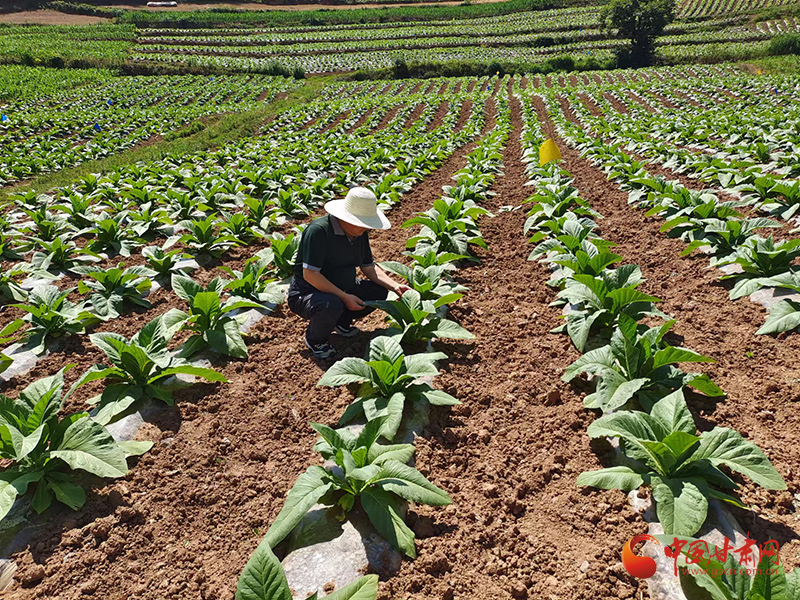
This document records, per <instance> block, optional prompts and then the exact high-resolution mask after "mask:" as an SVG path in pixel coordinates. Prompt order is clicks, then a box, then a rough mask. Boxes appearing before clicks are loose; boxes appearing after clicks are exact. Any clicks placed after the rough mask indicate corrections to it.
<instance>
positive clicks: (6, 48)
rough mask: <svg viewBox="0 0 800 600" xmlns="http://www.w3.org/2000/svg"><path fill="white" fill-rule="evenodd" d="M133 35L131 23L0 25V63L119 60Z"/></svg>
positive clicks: (131, 40)
mask: <svg viewBox="0 0 800 600" xmlns="http://www.w3.org/2000/svg"><path fill="white" fill-rule="evenodd" d="M135 39H136V28H135V27H133V26H130V25H124V26H120V25H87V26H52V25H0V63H9V62H23V63H26V64H31V65H38V64H45V63H52V62H53V61H54V60H60V61H61V62H63V61H83V62H86V63H87V64H88V63H90V62H91V61H99V62H103V61H105V62H108V63H113V62H121V61H123V60H124V59H125V57H126V55H127V52H128V49H129V48H130V47H131V45H132V44H133V43H134V41H135ZM52 66H62V65H61V64H55V63H54V64H53V65H52Z"/></svg>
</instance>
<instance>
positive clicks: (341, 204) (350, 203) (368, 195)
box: [325, 187, 392, 229]
mask: <svg viewBox="0 0 800 600" xmlns="http://www.w3.org/2000/svg"><path fill="white" fill-rule="evenodd" d="M325 210H326V211H328V213H329V214H332V215H333V216H334V217H336V218H337V219H340V220H342V221H345V222H346V223H350V224H351V225H358V226H359V227H366V228H368V229H389V227H391V226H392V225H391V223H389V219H387V218H386V215H384V214H383V211H380V210H378V199H377V198H376V197H375V194H373V193H372V190H369V189H367V188H365V187H354V188H353V189H351V190H350V191H349V192H347V196H345V197H344V200H331V201H330V202H326V203H325Z"/></svg>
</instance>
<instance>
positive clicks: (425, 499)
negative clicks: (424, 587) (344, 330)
mask: <svg viewBox="0 0 800 600" xmlns="http://www.w3.org/2000/svg"><path fill="white" fill-rule="evenodd" d="M311 426H312V427H313V428H314V429H315V430H316V431H317V433H319V434H320V435H321V436H322V439H323V441H322V442H320V443H318V444H317V445H316V446H315V449H316V450H317V451H319V452H320V453H322V454H323V456H327V457H329V458H330V459H331V460H333V462H334V463H335V464H336V467H337V468H336V469H335V470H334V469H333V468H324V467H318V466H312V467H309V468H308V469H307V470H306V472H305V473H303V474H302V475H300V477H299V478H298V479H297V482H296V483H295V484H294V486H293V487H292V489H291V490H289V492H288V493H287V494H286V502H285V504H284V505H283V508H282V509H281V512H280V513H279V514H278V516H277V517H276V518H275V521H274V522H273V523H272V526H271V527H270V528H269V531H267V534H266V536H265V537H264V540H263V541H262V544H267V545H269V546H270V547H271V548H274V547H275V545H276V544H278V543H280V542H281V541H282V540H283V539H284V538H285V537H286V536H287V535H289V533H291V531H292V530H293V529H294V528H295V526H296V525H297V524H298V523H299V522H300V521H301V520H302V519H303V517H304V516H305V514H306V513H307V512H308V511H309V509H310V508H311V507H312V506H314V505H315V504H317V503H322V504H324V505H326V506H333V507H335V510H337V511H340V512H341V513H343V515H346V514H347V513H348V512H350V511H351V510H352V509H353V508H354V507H355V505H356V503H359V504H360V506H361V508H362V509H363V511H364V512H365V513H366V514H367V517H368V518H369V520H370V521H371V522H372V524H373V525H374V526H375V529H376V530H377V531H378V533H379V534H380V535H381V536H382V537H383V538H384V539H386V541H388V542H389V543H390V544H391V545H392V546H394V547H395V548H397V549H398V550H400V551H401V552H403V553H404V554H405V555H406V556H409V557H411V558H414V557H415V556H416V549H415V547H414V532H413V531H411V529H409V527H408V526H407V525H406V524H405V523H404V522H403V516H402V515H403V508H402V505H403V501H410V502H416V503H419V504H428V505H430V506H444V505H447V504H450V503H451V500H450V496H449V495H448V494H447V492H444V491H443V490H440V489H439V488H438V487H436V486H435V485H433V484H432V483H431V482H430V481H428V480H427V479H426V478H425V477H424V476H423V475H422V474H421V473H420V472H419V471H417V470H416V469H415V468H414V467H410V466H408V465H406V464H404V463H403V462H401V461H400V460H397V458H396V457H397V455H398V454H400V455H401V458H405V457H406V456H407V455H408V452H409V451H413V448H412V449H407V448H406V449H405V450H404V449H402V448H397V447H395V446H380V445H378V444H377V443H376V440H377V439H378V435H379V431H380V429H381V422H380V421H372V422H370V423H367V425H366V426H365V427H364V429H363V430H362V432H361V433H360V434H359V435H358V436H355V435H353V434H349V435H348V433H347V432H345V431H344V430H341V429H339V430H333V429H331V428H330V427H326V426H325V425H320V424H318V423H312V424H311Z"/></svg>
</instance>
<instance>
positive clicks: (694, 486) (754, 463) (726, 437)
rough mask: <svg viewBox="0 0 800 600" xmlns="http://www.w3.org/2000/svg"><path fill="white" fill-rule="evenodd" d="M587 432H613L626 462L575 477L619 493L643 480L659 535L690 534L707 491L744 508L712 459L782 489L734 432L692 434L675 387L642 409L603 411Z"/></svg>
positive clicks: (703, 511) (701, 518) (700, 518)
mask: <svg viewBox="0 0 800 600" xmlns="http://www.w3.org/2000/svg"><path fill="white" fill-rule="evenodd" d="M588 433H589V436H590V437H593V438H598V437H604V436H608V437H617V438H620V440H621V443H622V449H623V452H624V453H625V455H626V456H627V457H628V458H629V459H630V460H631V464H630V465H629V466H628V465H621V466H616V467H610V468H607V469H600V470H598V471H587V472H584V473H581V474H580V475H579V476H578V480H577V484H578V485H579V486H584V485H586V486H593V487H597V488H601V489H620V490H623V491H626V492H629V491H631V490H635V489H637V488H639V487H640V486H642V485H648V486H650V487H651V489H652V492H653V499H654V500H655V502H656V514H657V515H658V520H659V521H660V522H661V525H662V526H663V527H664V531H665V533H667V534H675V535H687V536H688V535H694V534H695V533H696V532H697V531H698V530H699V529H700V527H702V526H703V523H704V522H705V520H706V516H707V513H708V501H709V499H711V498H715V499H717V500H722V501H724V502H728V503H730V504H733V505H734V506H738V507H740V508H746V507H744V506H743V505H742V503H741V502H740V501H739V499H738V498H737V497H736V496H735V495H733V494H734V493H735V490H736V489H737V488H738V487H739V486H738V485H737V484H736V483H735V482H734V481H733V480H732V479H731V478H730V477H728V476H727V475H725V473H723V472H722V471H721V470H720V469H719V467H720V466H725V467H727V468H729V469H731V470H732V471H736V472H737V473H741V474H742V475H746V476H747V477H749V478H750V479H752V480H753V481H754V482H755V483H757V484H759V485H761V486H762V487H764V488H766V489H768V490H785V489H786V483H785V482H784V481H783V478H782V477H781V476H780V474H778V472H777V471H776V470H775V468H774V467H773V466H772V464H771V463H770V461H769V459H768V458H767V457H766V456H765V455H764V453H763V452H762V451H761V449H760V448H759V447H758V446H756V445H755V444H754V443H753V442H750V441H748V440H746V439H744V438H743V437H742V436H741V434H740V433H738V432H737V431H734V430H732V429H728V428H726V427H715V428H714V429H712V430H711V431H707V432H704V433H701V434H699V435H697V430H696V427H695V424H694V419H693V418H692V414H691V413H690V412H689V409H688V407H687V406H686V401H685V400H684V397H683V392H682V391H681V390H677V391H675V392H673V393H672V394H670V395H668V396H666V397H664V398H662V399H661V400H659V401H658V402H656V403H655V404H654V405H653V408H652V409H651V411H650V414H647V413H643V412H638V411H619V412H616V413H613V414H608V415H604V416H602V417H600V418H599V419H597V420H596V421H595V422H594V423H592V424H591V425H590V426H589V429H588ZM720 489H722V490H725V491H720Z"/></svg>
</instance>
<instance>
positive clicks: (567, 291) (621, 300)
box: [552, 253, 667, 352]
mask: <svg viewBox="0 0 800 600" xmlns="http://www.w3.org/2000/svg"><path fill="white" fill-rule="evenodd" d="M619 258H621V257H618V256H617V255H615V254H610V253H605V254H598V255H597V256H596V257H595V259H593V260H597V261H598V262H596V263H595V264H594V265H593V261H589V265H593V266H595V267H598V268H604V267H605V266H606V263H608V262H609V261H611V260H618V259H619ZM555 262H556V263H558V264H566V265H568V266H570V267H573V268H576V269H577V268H580V265H578V264H577V263H573V262H569V261H555ZM592 270H597V269H592ZM642 281H643V279H642V272H641V269H639V267H638V266H637V265H622V266H621V267H619V268H617V269H613V270H608V271H601V272H600V273H599V274H598V275H596V276H595V275H590V274H581V273H574V274H572V275H571V277H569V278H567V279H566V287H565V288H564V289H563V290H561V292H559V294H558V298H559V300H561V301H564V302H567V303H569V305H570V311H569V312H568V313H567V314H566V316H565V318H566V320H567V322H566V324H565V325H562V326H559V327H556V328H555V329H553V331H552V332H553V333H562V332H564V331H566V332H567V334H568V335H569V337H570V339H571V340H572V343H573V344H575V347H576V348H577V349H578V350H579V351H581V352H583V351H584V350H586V344H587V342H588V341H589V335H590V334H591V332H592V331H593V330H594V331H600V332H602V331H607V330H609V329H610V328H613V327H615V326H616V325H617V323H618V322H619V319H620V316H621V315H626V316H628V317H630V318H631V319H633V320H634V321H640V320H641V319H643V318H644V317H648V316H649V317H660V318H667V315H665V314H664V313H663V312H661V311H660V310H658V308H656V305H655V303H656V302H660V300H659V299H658V298H656V297H655V296H649V295H647V294H645V293H643V292H640V291H639V290H637V289H636V287H637V286H638V285H639V284H640V283H642ZM606 339H608V338H606Z"/></svg>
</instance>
